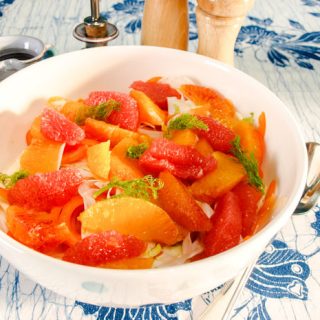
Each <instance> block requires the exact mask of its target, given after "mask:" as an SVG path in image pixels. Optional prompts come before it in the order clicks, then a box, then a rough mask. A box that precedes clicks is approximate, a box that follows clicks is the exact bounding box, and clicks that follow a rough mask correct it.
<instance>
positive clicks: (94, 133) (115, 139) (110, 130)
mask: <svg viewBox="0 0 320 320" xmlns="http://www.w3.org/2000/svg"><path fill="white" fill-rule="evenodd" d="M84 130H85V132H86V135H87V136H88V137H90V138H93V139H97V140H99V141H107V140H110V145H111V147H113V146H115V145H116V144H117V143H119V142H120V141H121V140H122V139H123V138H126V137H131V138H134V139H136V140H138V141H139V142H140V143H141V142H148V141H150V138H149V137H148V136H146V135H144V134H139V133H137V132H134V131H130V130H126V129H122V128H119V127H118V126H115V125H113V124H110V123H106V122H104V121H99V120H95V119H91V118H88V119H86V122H85V126H84Z"/></svg>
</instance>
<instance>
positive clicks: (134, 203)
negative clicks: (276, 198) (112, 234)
mask: <svg viewBox="0 0 320 320" xmlns="http://www.w3.org/2000/svg"><path fill="white" fill-rule="evenodd" d="M79 220H80V221H81V231H82V233H84V234H86V233H97V232H102V231H108V230H115V231H118V232H119V233H121V234H126V235H133V236H136V237H137V238H138V239H141V240H143V241H150V242H157V243H164V244H167V245H173V244H175V243H177V242H178V241H181V240H182V235H181V233H180V229H179V228H178V226H177V224H176V223H175V222H174V221H173V220H172V219H171V218H170V217H169V216H168V214H167V213H166V212H165V211H164V210H163V209H161V208H160V207H158V206H156V205H155V204H153V203H151V202H149V201H146V200H143V199H138V198H131V197H121V198H110V199H107V200H103V201H99V202H97V203H95V204H94V205H93V206H91V207H90V208H88V209H87V210H85V211H84V212H82V213H81V214H80V217H79Z"/></svg>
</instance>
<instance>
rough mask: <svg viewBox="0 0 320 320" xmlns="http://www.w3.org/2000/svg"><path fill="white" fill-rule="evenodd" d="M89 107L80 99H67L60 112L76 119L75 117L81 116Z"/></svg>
mask: <svg viewBox="0 0 320 320" xmlns="http://www.w3.org/2000/svg"><path fill="white" fill-rule="evenodd" d="M88 108H89V107H88V106H87V105H85V104H84V102H83V101H82V100H77V101H73V100H69V101H67V102H66V103H65V104H64V105H63V107H62V108H61V110H60V112H61V113H62V114H64V115H65V116H66V117H67V118H68V119H69V120H71V121H74V122H75V121H77V118H82V117H83V116H84V115H85V114H86V113H87V109H88Z"/></svg>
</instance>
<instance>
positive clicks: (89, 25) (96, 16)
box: [73, 0, 119, 48]
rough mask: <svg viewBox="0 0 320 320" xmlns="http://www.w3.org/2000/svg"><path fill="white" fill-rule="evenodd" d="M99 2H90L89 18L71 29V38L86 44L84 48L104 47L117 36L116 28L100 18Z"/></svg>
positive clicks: (96, 0)
mask: <svg viewBox="0 0 320 320" xmlns="http://www.w3.org/2000/svg"><path fill="white" fill-rule="evenodd" d="M99 3H100V0H90V4H91V16H89V17H86V18H85V19H84V20H83V23H80V24H78V25H77V26H75V28H74V29H73V36H74V37H75V38H76V39H78V40H80V41H83V42H85V43H86V48H90V47H100V46H106V45H107V44H108V42H109V41H111V40H113V39H115V38H116V37H117V36H118V35H119V31H118V29H117V27H116V26H115V25H114V24H112V23H109V22H108V21H107V20H105V19H103V18H102V17H101V16H100V9H99Z"/></svg>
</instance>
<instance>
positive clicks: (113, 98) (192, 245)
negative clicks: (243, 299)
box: [0, 77, 276, 269]
mask: <svg viewBox="0 0 320 320" xmlns="http://www.w3.org/2000/svg"><path fill="white" fill-rule="evenodd" d="M265 130H266V118H265V114H264V113H261V114H260V115H258V116H257V119H255V115H254V114H250V115H240V114H239V113H237V111H236V109H235V106H234V105H233V104H232V102H231V101H229V100H228V99H227V98H225V97H224V96H223V95H221V94H220V93H219V92H217V91H216V90H214V89H213V88H207V87H204V86H201V85H197V84H194V83H193V82H192V81H191V80H190V79H188V78H186V77H177V78H165V77H154V78H152V79H149V80H138V81H134V82H133V83H132V84H131V85H130V86H129V90H128V92H114V91H95V92H91V93H90V94H89V95H88V96H87V97H85V98H81V99H78V100H70V99H66V98H62V97H52V98H50V99H49V100H48V103H47V105H46V106H45V107H44V109H43V110H41V113H40V114H39V115H38V116H37V117H36V118H35V119H34V120H33V122H32V124H31V126H30V129H29V130H28V132H27V133H26V147H25V149H24V151H23V153H22V154H21V157H20V159H19V161H20V169H19V170H18V171H16V172H14V173H12V174H8V173H0V199H1V203H2V206H3V208H5V214H4V215H3V218H4V219H5V226H6V230H7V233H8V235H10V236H11V237H13V238H14V239H16V240H17V241H19V242H21V243H23V244H24V245H26V246H28V247H30V248H32V249H34V250H37V251H40V252H42V253H45V254H47V255H51V256H53V257H56V258H59V259H63V260H65V261H69V262H73V263H77V264H82V265H88V266H95V267H103V268H124V269H145V268H157V267H161V266H169V265H177V264H183V263H187V262H191V261H195V260H199V259H203V258H207V257H210V256H213V255H215V254H218V253H220V252H223V251H225V250H228V249H230V248H232V247H234V246H236V245H237V244H239V243H240V242H241V241H245V240H246V239H247V238H249V237H251V236H252V235H253V234H254V233H255V232H257V231H258V230H259V229H261V228H262V227H263V226H264V225H265V224H266V223H267V222H268V221H269V219H270V216H271V214H272V207H273V205H274V202H275V197H276V196H275V188H276V183H275V181H272V182H271V184H269V185H268V186H265V184H264V182H263V170H262V163H263V159H264V157H265V142H264V135H265Z"/></svg>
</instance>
